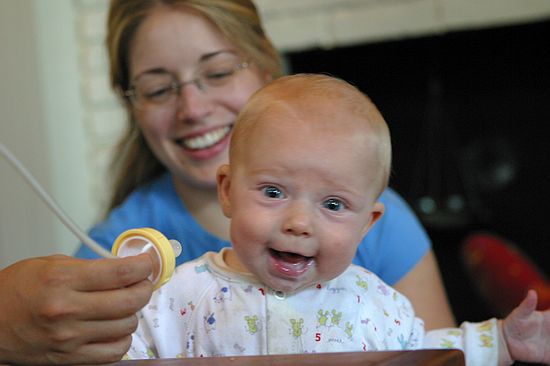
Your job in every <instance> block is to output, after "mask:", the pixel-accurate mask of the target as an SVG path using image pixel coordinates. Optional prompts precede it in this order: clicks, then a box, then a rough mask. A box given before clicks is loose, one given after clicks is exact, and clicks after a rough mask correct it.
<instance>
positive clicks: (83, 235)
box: [0, 142, 116, 258]
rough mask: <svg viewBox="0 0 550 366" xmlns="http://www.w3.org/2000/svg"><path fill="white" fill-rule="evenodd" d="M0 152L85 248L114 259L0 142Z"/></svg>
mask: <svg viewBox="0 0 550 366" xmlns="http://www.w3.org/2000/svg"><path fill="white" fill-rule="evenodd" d="M0 152H2V155H3V156H4V157H5V158H6V159H7V160H8V161H9V162H10V163H11V165H12V166H13V167H14V168H15V170H17V171H18V172H19V174H21V176H22V177H23V178H25V180H26V181H27V183H29V184H30V186H31V187H32V188H33V189H34V191H35V192H36V193H37V194H38V196H39V197H40V198H42V200H43V201H44V202H45V203H46V205H47V206H48V207H49V208H50V209H51V210H52V211H53V212H54V213H55V214H56V215H57V217H58V218H59V219H60V220H61V222H62V223H63V224H65V226H66V227H67V228H68V229H69V230H71V231H72V232H73V234H75V235H76V237H77V238H78V239H80V240H81V241H82V242H83V243H84V244H85V245H86V246H88V247H89V248H90V249H91V250H93V251H94V252H95V253H97V254H98V255H100V256H102V257H105V258H116V257H115V256H114V255H113V254H111V252H109V251H108V250H106V249H105V248H103V247H102V246H101V245H99V244H98V243H97V242H96V241H95V240H93V239H92V238H90V237H89V236H88V235H87V234H86V233H85V232H84V231H83V230H82V229H80V228H79V227H78V225H76V224H75V223H74V222H73V221H72V220H71V219H70V218H69V216H67V215H66V214H65V213H64V212H63V210H61V208H60V207H59V205H57V204H56V203H55V201H54V200H53V199H52V198H51V197H50V196H49V195H48V193H47V192H46V191H45V190H44V189H43V188H42V187H41V186H40V184H38V182H37V181H36V179H34V177H33V176H32V174H31V173H30V172H29V171H28V170H27V169H26V168H25V166H24V165H23V164H22V163H21V162H20V161H19V160H17V158H16V157H15V156H14V155H13V154H12V153H11V152H10V151H9V150H8V148H7V147H5V146H4V144H3V143H2V142H0Z"/></svg>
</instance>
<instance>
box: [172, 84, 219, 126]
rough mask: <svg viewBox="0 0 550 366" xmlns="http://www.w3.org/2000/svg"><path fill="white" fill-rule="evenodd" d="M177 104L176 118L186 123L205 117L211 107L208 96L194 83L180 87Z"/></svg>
mask: <svg viewBox="0 0 550 366" xmlns="http://www.w3.org/2000/svg"><path fill="white" fill-rule="evenodd" d="M177 102H178V103H177V108H178V111H177V117H178V119H179V120H181V121H184V122H187V123H194V122H197V121H199V120H200V119H202V118H203V117H205V116H207V115H208V114H209V113H210V112H211V111H212V107H213V104H212V101H211V99H210V98H209V97H208V95H207V94H206V93H205V92H204V91H202V90H200V89H199V88H198V87H197V85H195V84H194V83H189V84H186V85H183V86H182V87H181V89H180V92H179V95H178V100H177Z"/></svg>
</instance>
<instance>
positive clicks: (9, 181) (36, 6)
mask: <svg viewBox="0 0 550 366" xmlns="http://www.w3.org/2000/svg"><path fill="white" fill-rule="evenodd" d="M74 19H75V18H74V7H73V2H72V1H71V0H48V1H42V0H2V1H0V49H1V53H0V112H1V117H0V118H1V122H0V141H2V142H3V143H4V145H6V146H7V147H8V148H9V149H10V150H11V151H12V152H13V153H14V154H15V155H16V156H17V157H18V158H19V160H21V161H22V162H23V163H24V164H25V165H26V166H27V168H28V169H29V170H30V171H31V172H32V174H33V175H34V176H35V177H36V178H37V180H38V181H39V182H40V183H41V184H42V185H43V186H44V187H45V189H46V190H47V191H48V192H49V193H50V194H51V195H52V196H53V197H54V199H55V200H57V202H58V203H59V204H60V205H61V206H62V207H63V209H64V210H65V212H67V213H68V214H69V215H70V216H72V217H73V219H74V221H75V222H77V223H78V224H80V225H81V226H83V227H87V226H88V225H90V223H91V221H92V220H93V218H94V217H95V215H96V211H97V208H96V207H94V205H93V204H92V202H93V201H92V197H91V194H90V189H89V186H90V175H91V174H90V173H89V170H88V169H87V163H86V158H85V154H86V144H87V141H86V138H85V131H84V124H83V112H82V111H83V108H82V102H81V97H80V87H79V78H78V62H77V60H78V52H77V50H78V48H77V43H76V38H75V31H74V29H75V25H74ZM88 142H89V141H88ZM0 177H1V178H0V184H1V187H2V189H1V190H0V267H4V266H6V265H8V264H10V263H12V262H14V261H16V260H18V259H21V258H25V257H29V256H38V255H45V254H51V253H65V254H71V253H72V252H73V251H74V249H75V247H76V244H77V240H76V239H75V237H74V236H73V235H72V234H71V233H70V232H68V230H67V229H66V228H65V227H64V226H62V225H61V224H60V222H59V220H57V218H56V217H54V216H53V214H52V213H50V212H49V211H48V210H47V209H46V206H45V205H44V204H43V202H42V201H41V200H40V199H39V198H37V196H36V195H35V194H34V192H33V191H32V190H31V189H30V187H29V186H28V185H27V184H26V183H24V181H23V180H22V179H21V178H20V176H19V175H18V174H17V173H16V172H15V170H14V169H12V167H11V166H10V165H8V164H7V162H6V161H5V160H4V159H0Z"/></svg>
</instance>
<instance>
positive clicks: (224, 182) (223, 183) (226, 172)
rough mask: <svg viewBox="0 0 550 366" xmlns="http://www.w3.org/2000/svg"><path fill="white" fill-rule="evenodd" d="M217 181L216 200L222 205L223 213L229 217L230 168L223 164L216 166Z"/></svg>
mask: <svg viewBox="0 0 550 366" xmlns="http://www.w3.org/2000/svg"><path fill="white" fill-rule="evenodd" d="M216 181H217V183H218V201H219V202H220V206H221V207H222V211H223V214H224V215H225V216H226V217H227V218H231V200H230V199H229V188H230V186H231V168H230V167H229V165H227V164H224V165H222V166H220V167H219V168H218V173H217V175H216Z"/></svg>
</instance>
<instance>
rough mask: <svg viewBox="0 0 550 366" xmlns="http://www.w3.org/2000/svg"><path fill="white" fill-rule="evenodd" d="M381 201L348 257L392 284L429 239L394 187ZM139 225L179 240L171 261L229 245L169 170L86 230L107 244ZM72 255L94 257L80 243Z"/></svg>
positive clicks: (420, 254)
mask: <svg viewBox="0 0 550 366" xmlns="http://www.w3.org/2000/svg"><path fill="white" fill-rule="evenodd" d="M380 201H381V202H382V203H384V206H385V212H384V215H382V217H381V218H380V220H378V222H377V223H376V224H375V225H374V226H373V227H372V229H371V230H370V231H369V233H368V234H367V235H366V236H365V238H363V241H362V242H361V244H360V245H359V247H358V249H357V254H356V256H355V258H354V259H353V263H355V264H358V265H360V266H363V267H365V268H367V269H369V270H370V271H372V272H374V273H376V274H377V275H378V276H379V277H381V278H382V279H383V280H384V281H386V282H387V283H388V284H389V285H393V284H395V283H396V282H398V281H399V280H400V279H401V278H402V277H403V276H404V275H406V274H407V273H408V272H409V271H410V270H411V269H412V268H413V267H414V266H415V265H416V263H418V261H419V260H420V259H421V258H422V257H423V256H424V255H425V254H426V252H427V251H428V250H429V249H430V247H431V242H430V239H429V238H428V235H427V234H426V232H425V230H424V228H423V227H422V226H421V225H420V222H419V221H418V219H417V217H416V216H415V215H414V214H413V212H412V210H411V208H410V207H409V206H408V205H407V203H406V202H405V201H404V200H403V198H401V197H400V196H399V195H398V194H397V193H396V192H395V191H393V190H392V189H390V188H388V189H386V190H385V191H384V193H383V194H382V196H381V197H380ZM140 227H151V228H154V229H156V230H158V231H160V232H161V233H163V234H164V235H165V236H166V237H167V238H168V239H176V240H178V241H179V242H180V243H181V244H182V246H183V251H182V254H181V255H180V256H179V257H177V258H176V265H179V264H181V263H183V262H186V261H189V260H191V259H195V258H198V257H200V256H201V255H202V254H204V253H205V252H207V251H219V250H221V249H222V248H223V247H226V246H229V245H231V244H230V243H229V242H228V241H227V240H222V239H220V238H218V237H216V236H214V235H212V234H210V233H209V232H207V231H206V230H205V229H204V228H203V227H202V226H200V225H199V223H197V222H196V221H195V219H194V218H193V216H191V214H190V213H189V211H188V210H187V208H186V207H185V206H184V205H183V203H182V202H181V200H180V199H179V197H178V195H177V193H176V189H175V187H174V184H173V182H172V176H171V175H170V174H168V173H166V174H164V175H163V176H161V177H159V178H158V179H156V180H155V181H153V182H151V183H150V184H148V185H146V186H144V187H141V188H140V189H138V190H136V191H134V192H133V193H132V194H131V195H130V196H129V197H128V198H127V199H126V200H125V201H124V203H122V204H121V205H120V206H118V207H117V208H115V209H114V210H113V211H111V213H110V214H109V216H108V217H107V219H106V220H105V221H103V222H101V223H99V224H98V225H96V226H95V227H93V228H92V229H91V230H90V236H91V237H92V238H93V239H94V240H95V241H97V242H98V243H99V244H101V245H102V246H104V247H105V248H106V249H108V250H110V249H111V245H112V244H113V243H114V241H115V239H116V238H117V237H118V236H119V235H120V234H121V233H122V232H124V231H126V230H128V229H134V228H140ZM76 256H77V257H80V258H98V255H97V254H96V253H94V252H93V251H92V250H90V249H89V248H88V247H86V246H84V245H81V246H80V248H79V250H78V251H77V253H76Z"/></svg>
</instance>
